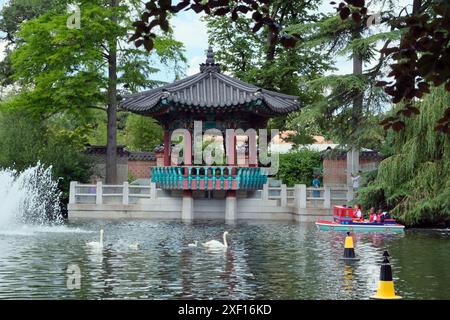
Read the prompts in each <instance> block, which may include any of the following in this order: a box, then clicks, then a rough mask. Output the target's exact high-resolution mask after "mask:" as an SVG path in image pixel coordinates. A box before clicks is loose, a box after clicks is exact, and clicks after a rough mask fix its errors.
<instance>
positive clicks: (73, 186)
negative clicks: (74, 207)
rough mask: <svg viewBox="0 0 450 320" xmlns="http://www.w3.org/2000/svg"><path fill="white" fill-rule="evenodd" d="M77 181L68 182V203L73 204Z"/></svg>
mask: <svg viewBox="0 0 450 320" xmlns="http://www.w3.org/2000/svg"><path fill="white" fill-rule="evenodd" d="M77 183H78V182H77V181H71V182H70V190H69V204H74V203H76V201H77V197H76V193H77Z"/></svg>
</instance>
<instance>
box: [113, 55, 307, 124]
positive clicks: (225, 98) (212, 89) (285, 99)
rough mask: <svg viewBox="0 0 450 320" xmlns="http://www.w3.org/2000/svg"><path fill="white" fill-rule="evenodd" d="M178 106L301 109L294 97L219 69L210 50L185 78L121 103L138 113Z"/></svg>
mask: <svg viewBox="0 0 450 320" xmlns="http://www.w3.org/2000/svg"><path fill="white" fill-rule="evenodd" d="M162 102H164V103H165V104H166V105H167V104H170V105H173V106H177V107H179V108H181V109H185V108H196V109H197V110H198V109H205V108H208V109H211V108H212V109H214V110H215V111H216V112H221V111H227V109H229V108H233V109H235V108H239V106H243V105H247V104H250V103H252V102H254V103H256V104H258V105H260V106H261V108H264V109H265V111H266V113H270V114H274V115H279V114H285V113H288V112H292V111H295V110H298V109H299V108H300V106H299V104H298V99H297V97H296V96H291V95H286V94H282V93H278V92H274V91H270V90H266V89H261V88H259V87H257V86H255V85H252V84H249V83H245V82H243V81H241V80H238V79H235V78H232V77H230V76H227V75H225V74H223V73H221V72H220V66H219V65H218V64H216V63H215V62H214V55H213V52H212V49H211V48H210V49H209V50H208V55H207V60H206V63H203V64H201V65H200V72H199V73H197V74H195V75H192V76H190V77H187V78H185V79H182V80H179V81H176V82H174V83H171V84H167V85H164V86H161V87H158V88H155V89H151V90H148V91H144V92H141V93H137V94H133V95H129V96H127V97H125V99H124V100H123V101H122V102H121V103H120V106H121V108H123V109H125V110H128V111H131V112H135V113H141V114H152V113H155V112H158V111H159V110H160V108H161V103H162Z"/></svg>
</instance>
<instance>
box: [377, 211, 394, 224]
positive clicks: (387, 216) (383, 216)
mask: <svg viewBox="0 0 450 320" xmlns="http://www.w3.org/2000/svg"><path fill="white" fill-rule="evenodd" d="M378 219H379V220H380V222H384V220H386V219H391V215H390V214H389V212H387V211H383V210H380V214H379V216H378Z"/></svg>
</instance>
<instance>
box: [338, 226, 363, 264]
mask: <svg viewBox="0 0 450 320" xmlns="http://www.w3.org/2000/svg"><path fill="white" fill-rule="evenodd" d="M341 259H343V260H348V261H350V260H359V258H357V257H356V255H355V247H354V246H353V237H352V236H351V235H350V232H347V236H346V237H345V242H344V256H343V257H342V258H341Z"/></svg>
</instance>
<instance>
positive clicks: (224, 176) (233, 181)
mask: <svg viewBox="0 0 450 320" xmlns="http://www.w3.org/2000/svg"><path fill="white" fill-rule="evenodd" d="M151 176H152V178H151V181H152V182H154V183H156V186H157V187H158V188H162V189H172V190H258V189H262V187H263V185H264V184H265V183H266V182H267V174H266V172H265V170H264V169H262V168H247V167H228V166H227V167H225V166H223V167H217V166H186V167H155V168H152V169H151ZM211 187H212V188H211Z"/></svg>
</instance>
